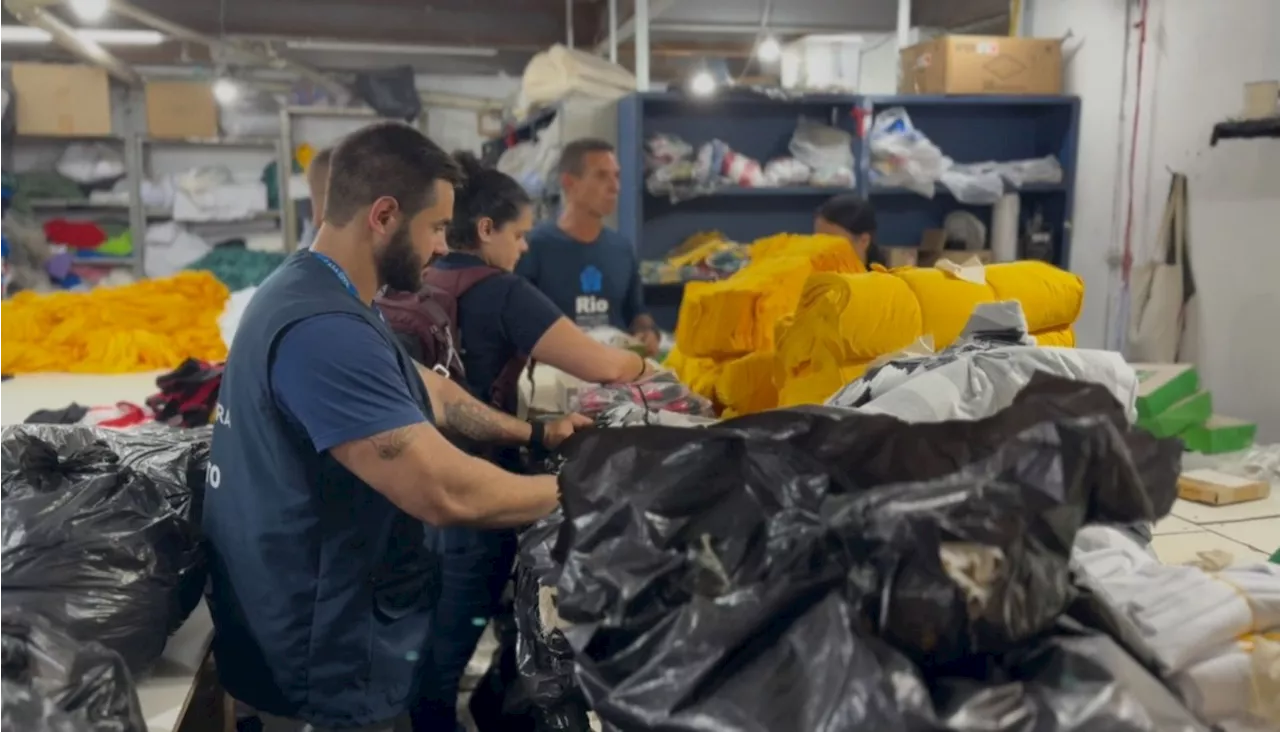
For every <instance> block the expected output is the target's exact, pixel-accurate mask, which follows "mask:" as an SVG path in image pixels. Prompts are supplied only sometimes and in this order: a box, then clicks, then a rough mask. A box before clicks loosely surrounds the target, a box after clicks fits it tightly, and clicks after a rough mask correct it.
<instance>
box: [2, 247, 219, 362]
mask: <svg viewBox="0 0 1280 732" xmlns="http://www.w3.org/2000/svg"><path fill="white" fill-rule="evenodd" d="M228 296H229V293H228V291H227V288H226V286H225V285H223V284H222V283H221V282H219V281H218V280H217V278H215V277H214V276H213V275H212V274H209V273H208V272H181V273H179V274H176V275H173V276H172V277H163V278H158V279H150V280H142V281H140V282H136V283H134V284H131V285H124V286H122V287H99V288H97V289H94V290H90V291H89V292H58V293H52V294H46V295H38V294H35V293H32V292H20V293H18V294H16V295H14V296H13V298H12V299H11V300H8V301H6V302H4V303H3V304H0V334H2V335H0V338H2V340H3V343H2V344H0V351H2V356H0V360H2V361H3V364H2V366H0V368H2V370H3V371H4V373H6V374H22V373H35V372H42V371H67V372H76V373H97V374H113V373H125V372H131V371H152V370H158V369H169V368H173V367H175V366H177V365H178V364H180V363H182V361H183V360H184V359H186V358H198V359H203V360H207V361H220V360H222V359H225V358H226V355H227V349H226V345H225V344H224V343H223V342H222V333H221V331H220V330H219V329H218V316H219V315H221V314H222V310H223V307H224V306H225V305H226V302H227V298H228Z"/></svg>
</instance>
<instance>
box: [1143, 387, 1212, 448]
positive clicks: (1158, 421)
mask: <svg viewBox="0 0 1280 732" xmlns="http://www.w3.org/2000/svg"><path fill="white" fill-rule="evenodd" d="M1211 416H1213V395H1211V394H1210V393H1209V392H1207V391H1198V392H1196V393H1195V394H1192V395H1191V396H1189V397H1187V398H1186V399H1183V400H1182V401H1180V402H1177V403H1175V404H1173V405H1172V406H1170V407H1169V408H1168V409H1166V410H1164V411H1162V412H1160V413H1158V414H1155V415H1152V416H1150V417H1139V418H1138V426H1139V427H1142V428H1145V429H1146V430H1147V431H1149V432H1150V433H1151V434H1153V435H1155V436H1156V437H1173V436H1174V435H1178V434H1181V433H1183V432H1185V431H1186V430H1187V429H1189V428H1191V427H1194V426H1196V425H1202V424H1204V423H1205V422H1207V421H1209V417H1211Z"/></svg>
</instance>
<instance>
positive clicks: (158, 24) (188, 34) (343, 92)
mask: <svg viewBox="0 0 1280 732" xmlns="http://www.w3.org/2000/svg"><path fill="white" fill-rule="evenodd" d="M111 9H112V11H113V12H115V13H117V14H119V15H123V16H125V17H128V18H132V19H133V20H136V21H137V22H139V23H141V24H143V25H145V26H149V27H151V28H154V29H156V30H158V31H160V32H161V33H164V34H165V35H168V36H170V37H172V38H175V39H177V40H181V41H189V42H191V43H201V44H204V45H206V46H208V47H209V48H210V50H214V51H217V50H219V49H224V50H227V51H230V52H232V53H236V54H240V55H243V56H247V57H249V58H252V59H255V60H256V61H257V62H258V63H261V64H265V65H266V66H269V67H271V68H275V69H285V70H288V71H293V72H294V73H296V74H298V75H299V76H301V77H303V78H305V79H309V80H310V81H312V82H314V83H316V84H317V85H319V86H320V87H322V88H324V89H326V90H328V91H329V92H330V93H332V94H335V95H336V96H339V97H345V96H348V95H349V94H350V93H351V90H350V89H348V88H347V86H346V85H345V84H343V83H342V82H340V81H338V80H337V79H335V78H333V77H332V76H330V75H329V74H326V73H324V72H323V71H320V70H318V69H314V68H312V67H310V66H308V65H306V64H302V63H298V62H297V61H293V60H291V59H288V58H285V57H283V56H278V55H275V54H273V53H270V52H264V51H259V50H258V49H255V48H250V47H249V46H246V45H243V44H239V43H235V42H233V41H226V40H222V39H219V38H214V37H213V36H207V35H205V34H203V33H201V32H199V31H196V30H192V29H191V28H188V27H186V26H183V25H178V24H177V23H173V22H170V21H168V20H165V19H164V18H161V17H160V16H158V15H156V14H155V13H152V12H151V11H149V10H144V9H143V8H140V7H138V6H137V5H134V4H132V3H129V2H126V1H125V0H112V3H111Z"/></svg>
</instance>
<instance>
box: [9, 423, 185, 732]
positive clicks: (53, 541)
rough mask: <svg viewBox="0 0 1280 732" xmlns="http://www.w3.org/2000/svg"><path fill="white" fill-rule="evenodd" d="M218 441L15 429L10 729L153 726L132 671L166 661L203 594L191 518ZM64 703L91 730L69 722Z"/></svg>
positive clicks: (169, 433) (160, 431)
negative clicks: (35, 720) (142, 711)
mask: <svg viewBox="0 0 1280 732" xmlns="http://www.w3.org/2000/svg"><path fill="white" fill-rule="evenodd" d="M208 445H209V430H208V429H201V430H173V429H169V428H154V429H149V430H138V431H131V432H120V431H113V430H105V429H95V428H91V427H85V426H79V425H18V426H14V427H8V428H5V430H4V433H3V437H2V438H0V481H2V482H0V492H2V494H3V502H4V509H3V524H2V530H3V550H2V552H0V569H2V571H3V594H4V623H5V630H4V673H3V681H4V689H5V693H4V717H5V720H6V724H5V729H10V728H11V727H9V725H8V720H9V719H10V718H11V717H13V718H15V719H17V718H18V717H19V716H20V715H29V714H35V713H36V711H34V710H37V709H44V710H45V712H44V713H45V717H44V718H45V719H46V721H45V722H44V724H45V725H46V726H48V728H49V729H64V728H67V729H92V730H130V729H139V730H141V729H143V727H139V726H137V723H138V720H137V718H136V716H137V715H136V697H135V696H134V691H133V686H132V683H131V682H130V680H129V679H130V674H135V675H136V674H139V673H142V672H144V671H146V670H147V669H148V668H149V667H150V666H151V664H152V663H154V662H155V661H156V660H157V659H158V658H159V657H160V654H161V653H162V652H163V650H164V646H165V643H166V642H167V640H168V637H169V635H170V634H171V633H172V632H173V631H175V630H177V628H178V627H179V626H180V625H181V624H182V623H183V621H184V620H186V618H187V615H188V614H190V612H191V611H192V610H193V609H194V608H195V606H196V604H198V602H199V601H200V597H201V594H202V592H203V590H204V585H205V580H206V567H205V552H204V547H203V544H202V541H201V539H200V536H199V532H198V525H197V524H196V523H195V522H194V518H195V517H196V514H198V511H199V506H200V496H201V494H202V492H203V483H204V471H205V470H206V469H207V464H208ZM23 659H26V660H23ZM32 659H37V660H35V661H33V660H32ZM39 659H45V660H39ZM49 659H53V660H49ZM20 690H25V691H21V692H20ZM11 691H13V692H14V693H13V695H12V696H11V693H10V692H11ZM130 699H131V700H132V704H130V703H129V700H130ZM11 700H12V701H13V705H11ZM94 700H97V701H94ZM19 702H21V707H19V706H14V705H18V704H19ZM90 702H92V703H90ZM55 709H60V710H61V712H62V713H63V714H64V715H72V716H73V717H75V718H76V719H78V720H80V722H79V723H78V724H82V726H74V725H73V726H71V727H64V726H59V725H61V724H62V723H61V722H59V721H58V719H59V717H58V715H55V714H53V713H52V712H51V711H50V710H55ZM22 718H23V719H27V718H28V717H22ZM36 728H38V726H37V727H33V726H30V725H27V724H22V725H17V726H14V727H12V729H24V730H25V729H36Z"/></svg>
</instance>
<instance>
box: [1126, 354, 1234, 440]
mask: <svg viewBox="0 0 1280 732" xmlns="http://www.w3.org/2000/svg"><path fill="white" fill-rule="evenodd" d="M1133 369H1134V371H1136V372H1137V373H1138V426H1139V427H1142V428H1143V429H1146V430H1147V431H1149V432H1151V433H1152V434H1154V435H1155V436H1156V437H1179V438H1181V439H1182V443H1183V445H1184V446H1185V447H1186V448H1187V449H1188V450H1192V451H1194V452H1200V453H1204V454H1206V455H1217V454H1219V453H1224V452H1235V451H1237V450H1244V449H1246V448H1248V447H1250V446H1251V445H1253V439H1254V436H1255V434H1256V433H1257V431H1258V426H1257V425H1256V424H1253V423H1251V422H1245V421H1243V420H1239V419H1233V418H1231V417H1223V416H1219V415H1215V414H1214V413H1213V395H1212V394H1210V393H1209V391H1208V390H1205V389H1201V388H1200V374H1199V372H1197V371H1196V369H1195V367H1194V366H1191V365H1189V364H1182V363H1176V364H1175V363H1166V364H1154V363H1149V364H1140V363H1136V364H1133Z"/></svg>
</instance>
